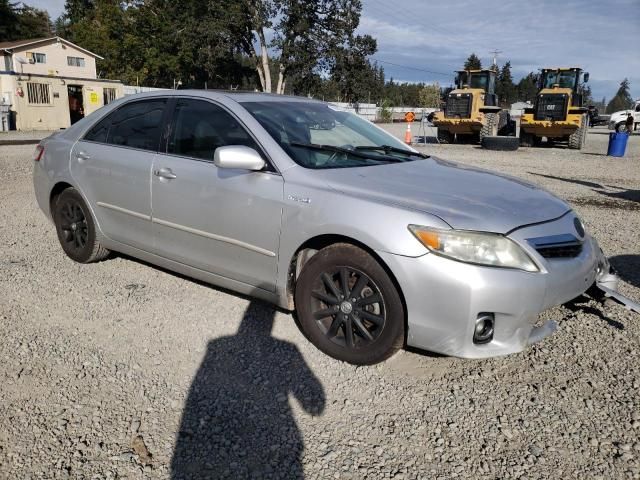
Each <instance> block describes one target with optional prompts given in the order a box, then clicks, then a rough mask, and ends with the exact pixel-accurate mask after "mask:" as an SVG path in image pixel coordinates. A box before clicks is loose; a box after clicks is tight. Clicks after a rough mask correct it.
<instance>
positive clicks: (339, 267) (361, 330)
mask: <svg viewBox="0 0 640 480" xmlns="http://www.w3.org/2000/svg"><path fill="white" fill-rule="evenodd" d="M295 305H296V312H297V314H298V320H299V323H300V328H301V329H302V331H303V333H304V334H305V335H306V337H307V338H308V339H309V340H310V341H311V342H312V343H313V344H314V345H315V346H316V347H318V349H320V350H321V351H323V352H324V353H326V354H327V355H330V356H332V357H333V358H337V359H338V360H343V361H345V362H349V363H353V364H356V365H370V364H374V363H378V362H381V361H383V360H385V359H387V358H389V357H390V356H391V355H393V354H394V353H395V352H396V351H397V350H398V349H400V348H402V347H403V345H404V330H405V313H404V312H405V310H404V305H403V302H402V299H401V297H400V293H399V291H398V289H397V287H396V284H395V283H394V281H393V280H392V278H391V277H390V274H389V273H388V272H387V270H385V268H384V267H383V266H382V265H381V264H380V263H379V262H378V261H377V260H376V259H375V258H373V257H372V256H371V255H370V254H369V253H368V252H366V251H364V250H363V249H361V248H359V247H356V246H355V245H351V244H347V243H337V244H334V245H330V246H328V247H325V248H323V249H321V250H319V251H318V252H316V253H315V254H314V255H313V256H312V257H311V258H310V259H309V260H308V261H307V262H306V263H305V264H304V266H303V268H302V271H301V272H300V276H299V277H298V278H297V280H296V289H295Z"/></svg>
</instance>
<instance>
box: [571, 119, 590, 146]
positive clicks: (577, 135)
mask: <svg viewBox="0 0 640 480" xmlns="http://www.w3.org/2000/svg"><path fill="white" fill-rule="evenodd" d="M586 138H587V121H586V119H585V116H584V115H582V120H581V121H580V126H579V127H578V129H577V130H576V131H575V132H573V133H572V134H571V135H569V148H570V149H571V150H582V147H583V146H584V142H585V140H586Z"/></svg>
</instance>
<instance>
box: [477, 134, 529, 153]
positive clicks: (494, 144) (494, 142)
mask: <svg viewBox="0 0 640 480" xmlns="http://www.w3.org/2000/svg"><path fill="white" fill-rule="evenodd" d="M519 146H520V139H519V138H518V137H484V138H483V139H482V148H486V149H487V150H496V151H503V152H512V151H514V150H517V149H518V147H519Z"/></svg>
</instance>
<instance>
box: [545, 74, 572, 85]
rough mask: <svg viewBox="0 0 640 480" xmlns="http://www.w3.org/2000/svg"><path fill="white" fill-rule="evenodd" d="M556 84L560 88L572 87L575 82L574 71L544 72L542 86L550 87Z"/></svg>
mask: <svg viewBox="0 0 640 480" xmlns="http://www.w3.org/2000/svg"><path fill="white" fill-rule="evenodd" d="M556 84H557V85H558V86H559V87H560V88H573V87H574V86H575V84H576V72H573V71H568V72H558V71H555V72H554V71H551V72H546V73H545V76H544V88H552V87H553V86H554V85H556Z"/></svg>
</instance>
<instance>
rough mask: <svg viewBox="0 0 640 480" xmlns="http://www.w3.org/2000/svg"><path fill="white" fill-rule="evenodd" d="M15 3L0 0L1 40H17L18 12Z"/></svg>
mask: <svg viewBox="0 0 640 480" xmlns="http://www.w3.org/2000/svg"><path fill="white" fill-rule="evenodd" d="M16 5H17V4H15V3H9V0H0V42H6V41H11V40H15V39H16V38H17V30H18V28H17V27H18V13H17V12H16Z"/></svg>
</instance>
